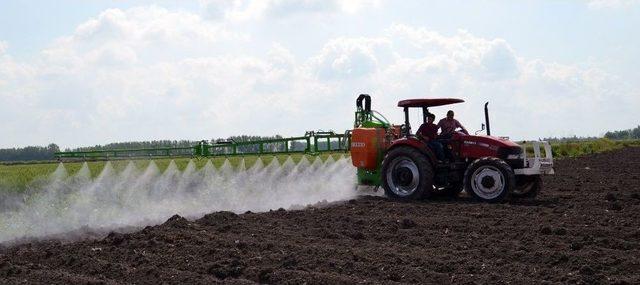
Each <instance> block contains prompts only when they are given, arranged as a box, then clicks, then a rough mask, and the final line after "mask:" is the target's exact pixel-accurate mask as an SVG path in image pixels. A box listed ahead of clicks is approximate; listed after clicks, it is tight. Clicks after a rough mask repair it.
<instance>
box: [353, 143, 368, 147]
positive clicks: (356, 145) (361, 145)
mask: <svg viewBox="0 0 640 285" xmlns="http://www.w3.org/2000/svg"><path fill="white" fill-rule="evenodd" d="M365 146H366V144H365V143H363V142H352V143H351V147H365Z"/></svg>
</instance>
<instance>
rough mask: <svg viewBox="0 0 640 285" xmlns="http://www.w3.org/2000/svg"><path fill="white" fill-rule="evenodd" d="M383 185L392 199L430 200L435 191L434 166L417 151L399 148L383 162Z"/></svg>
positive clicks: (390, 153) (409, 148)
mask: <svg viewBox="0 0 640 285" xmlns="http://www.w3.org/2000/svg"><path fill="white" fill-rule="evenodd" d="M382 185H383V187H384V192H385V194H386V195H387V196H388V197H390V198H395V199H402V200H417V199H422V198H428V197H430V196H431V191H432V189H433V166H432V165H431V163H430V162H429V161H428V160H427V157H426V156H425V155H424V154H422V153H421V152H420V151H418V150H417V149H415V148H412V147H398V148H396V149H393V150H391V151H390V152H389V153H388V154H387V155H386V156H385V158H384V160H383V161H382Z"/></svg>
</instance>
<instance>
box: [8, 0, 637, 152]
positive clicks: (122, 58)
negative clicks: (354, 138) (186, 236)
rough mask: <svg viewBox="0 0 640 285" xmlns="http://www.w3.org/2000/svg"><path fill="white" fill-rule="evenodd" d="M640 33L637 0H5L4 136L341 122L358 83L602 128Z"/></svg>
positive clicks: (289, 131) (582, 131)
mask: <svg viewBox="0 0 640 285" xmlns="http://www.w3.org/2000/svg"><path fill="white" fill-rule="evenodd" d="M639 28H640V1H637V0H593V1H586V0H585V1H524V0H523V1H451V0H449V1H409V0H407V1H389V0H353V1H337V0H336V1H334V0H301V1H293V0H200V1H98V0H89V1H80V0H78V1H69V0H62V1H29V0H27V1H2V2H1V3H0V147H23V146H28V145H46V144H49V143H56V144H58V145H60V146H61V147H63V148H64V147H77V146H89V145H97V144H106V143H110V142H119V141H140V140H155V139H172V140H173V139H177V140H179V139H189V140H200V139H211V138H220V137H228V136H231V135H240V134H252V135H275V134H280V135H284V136H298V135H301V134H304V132H305V131H308V130H319V129H321V130H334V131H336V132H340V133H342V132H344V130H346V129H349V128H352V126H353V111H354V109H355V99H356V97H357V96H358V94H361V93H367V94H370V95H371V96H372V99H373V100H372V101H373V102H372V107H373V109H375V110H377V111H379V112H380V113H382V114H384V115H385V116H386V117H387V118H389V120H390V121H392V122H393V123H398V124H400V123H402V116H403V115H402V110H401V109H400V108H398V107H397V102H398V101H399V100H403V99H410V98H462V99H464V100H465V103H462V104H457V105H451V106H444V107H437V108H432V109H431V112H433V113H435V114H436V116H437V117H438V118H441V117H442V116H444V114H445V113H446V111H447V110H449V109H452V110H454V111H455V112H456V118H457V119H458V120H459V121H460V122H461V123H462V124H463V125H465V126H466V128H467V129H469V130H470V131H475V130H478V129H480V126H481V124H482V123H483V120H484V114H483V105H484V103H485V102H489V108H490V117H491V127H492V134H495V135H501V136H509V137H511V138H512V139H514V140H515V139H517V140H523V139H527V140H528V139H539V138H545V137H563V136H573V135H577V136H600V135H603V134H604V133H605V132H606V131H609V130H620V129H629V128H634V127H636V126H638V125H639V124H640V112H639V111H638V110H640V73H639V72H638V66H640V37H638V36H637V34H639V33H638V30H639ZM412 115H414V116H413V120H412V126H413V128H414V130H415V129H417V127H418V125H419V123H420V122H419V118H420V115H419V112H417V110H416V112H413V113H412Z"/></svg>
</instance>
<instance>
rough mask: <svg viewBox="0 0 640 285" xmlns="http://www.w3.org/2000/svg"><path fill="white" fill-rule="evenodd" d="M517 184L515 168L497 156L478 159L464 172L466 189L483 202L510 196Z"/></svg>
mask: <svg viewBox="0 0 640 285" xmlns="http://www.w3.org/2000/svg"><path fill="white" fill-rule="evenodd" d="M515 185H516V178H515V174H514V173H513V169H511V167H510V166H509V165H508V164H507V163H506V162H504V160H502V159H499V158H496V157H483V158H479V159H476V160H475V161H474V162H473V163H471V165H469V168H467V171H465V173H464V186H465V191H467V193H469V194H471V196H473V197H474V198H475V199H476V200H480V201H483V202H489V203H495V202H500V201H502V200H503V199H505V198H506V197H507V196H509V194H510V193H511V191H513V189H514V188H515Z"/></svg>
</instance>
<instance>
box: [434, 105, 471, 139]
mask: <svg viewBox="0 0 640 285" xmlns="http://www.w3.org/2000/svg"><path fill="white" fill-rule="evenodd" d="M453 115H454V114H453V111H452V110H449V111H448V112H447V117H446V118H444V119H442V120H440V122H438V127H439V128H440V136H439V138H441V139H450V138H451V136H452V135H453V133H454V132H455V131H456V130H457V129H458V128H460V129H461V130H460V131H461V132H463V133H465V134H467V135H468V134H469V132H467V129H465V128H464V127H463V126H462V124H460V122H458V120H456V119H454V118H453Z"/></svg>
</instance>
